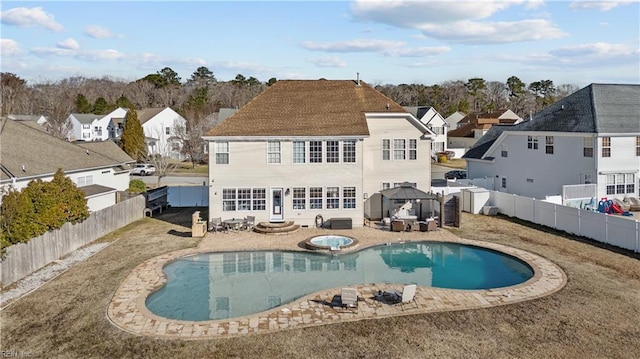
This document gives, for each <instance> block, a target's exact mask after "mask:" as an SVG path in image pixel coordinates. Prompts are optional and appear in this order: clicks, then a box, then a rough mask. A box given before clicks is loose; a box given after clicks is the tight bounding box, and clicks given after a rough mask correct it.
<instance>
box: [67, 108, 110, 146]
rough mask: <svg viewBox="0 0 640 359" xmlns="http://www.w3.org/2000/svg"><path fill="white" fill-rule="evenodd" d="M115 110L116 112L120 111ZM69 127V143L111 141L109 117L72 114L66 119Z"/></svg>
mask: <svg viewBox="0 0 640 359" xmlns="http://www.w3.org/2000/svg"><path fill="white" fill-rule="evenodd" d="M121 110H122V109H117V110H116V111H121ZM67 123H68V124H69V125H70V128H71V131H70V133H69V140H70V141H78V140H80V141H105V140H108V139H113V138H114V137H113V136H111V134H113V123H112V121H111V116H109V115H107V116H101V115H94V114H92V113H72V114H71V115H69V117H68V118H67Z"/></svg>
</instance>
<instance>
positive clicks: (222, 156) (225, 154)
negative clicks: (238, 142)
mask: <svg viewBox="0 0 640 359" xmlns="http://www.w3.org/2000/svg"><path fill="white" fill-rule="evenodd" d="M216 164H217V165H226V164H229V142H216Z"/></svg>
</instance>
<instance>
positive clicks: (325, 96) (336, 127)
mask: <svg viewBox="0 0 640 359" xmlns="http://www.w3.org/2000/svg"><path fill="white" fill-rule="evenodd" d="M387 107H388V108H387ZM372 112H375V113H380V112H389V113H399V112H400V113H407V111H406V110H405V109H404V108H402V106H400V105H399V104H397V103H395V102H394V101H393V100H391V99H390V98H388V97H387V96H385V95H383V94H382V93H380V92H379V91H377V90H375V89H374V88H372V87H371V86H369V85H367V84H366V83H364V82H362V81H360V85H359V86H358V85H357V84H356V82H355V81H351V80H280V81H278V82H276V83H275V84H273V85H272V86H271V87H269V88H268V89H267V90H265V91H264V92H263V93H261V94H260V95H258V96H257V97H255V98H254V99H252V100H251V101H250V102H249V103H248V104H246V105H245V106H243V107H242V108H240V109H239V110H238V112H236V113H235V114H233V115H232V116H230V117H229V118H227V119H226V120H225V121H224V122H222V123H221V124H219V125H217V126H216V127H214V128H212V129H211V130H209V131H208V132H207V134H206V136H222V137H225V136H230V137H234V136H367V135H369V128H368V127H367V121H366V119H365V113H372Z"/></svg>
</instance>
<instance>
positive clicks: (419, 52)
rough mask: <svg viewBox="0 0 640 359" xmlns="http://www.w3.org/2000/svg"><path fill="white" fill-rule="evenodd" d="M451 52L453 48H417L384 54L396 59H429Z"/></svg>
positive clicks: (389, 51) (387, 51)
mask: <svg viewBox="0 0 640 359" xmlns="http://www.w3.org/2000/svg"><path fill="white" fill-rule="evenodd" d="M450 51H451V48H450V47H449V46H433V47H427V46H423V47H416V48H402V49H390V50H386V51H383V53H384V54H385V55H388V56H394V57H427V56H436V55H442V54H446V53H448V52H450Z"/></svg>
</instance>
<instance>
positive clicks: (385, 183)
mask: <svg viewBox="0 0 640 359" xmlns="http://www.w3.org/2000/svg"><path fill="white" fill-rule="evenodd" d="M389 188H391V183H389V182H382V190H383V191H384V190H385V189H389Z"/></svg>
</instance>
